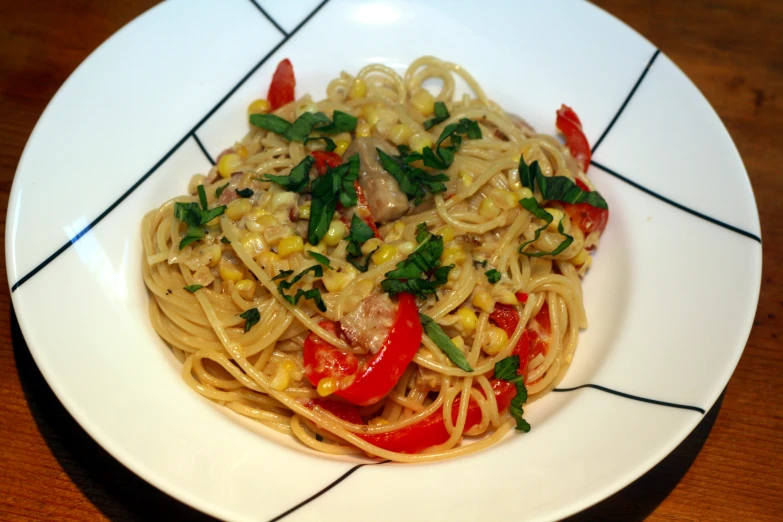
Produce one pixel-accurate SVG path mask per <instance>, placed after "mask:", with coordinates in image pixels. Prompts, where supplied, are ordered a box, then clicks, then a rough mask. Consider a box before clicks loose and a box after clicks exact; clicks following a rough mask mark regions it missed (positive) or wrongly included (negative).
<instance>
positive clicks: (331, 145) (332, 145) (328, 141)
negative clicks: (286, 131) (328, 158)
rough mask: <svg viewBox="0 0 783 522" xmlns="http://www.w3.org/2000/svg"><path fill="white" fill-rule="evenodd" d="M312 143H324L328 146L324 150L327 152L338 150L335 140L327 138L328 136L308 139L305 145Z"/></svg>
mask: <svg viewBox="0 0 783 522" xmlns="http://www.w3.org/2000/svg"><path fill="white" fill-rule="evenodd" d="M310 141H323V142H324V143H325V144H326V148H325V149H324V150H325V151H326V152H332V151H333V150H334V149H336V148H337V145H335V143H334V140H333V139H331V138H327V137H326V136H317V137H313V138H307V139H306V140H304V144H305V145H307V143H308V142H310Z"/></svg>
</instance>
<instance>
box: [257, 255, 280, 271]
mask: <svg viewBox="0 0 783 522" xmlns="http://www.w3.org/2000/svg"><path fill="white" fill-rule="evenodd" d="M281 261H282V259H280V256H279V255H277V254H276V253H274V252H271V251H266V252H261V253H260V254H258V256H256V263H258V264H259V265H260V266H261V268H263V269H264V270H266V269H268V268H273V267H274V266H275V265H277V264H279V263H280V262H281Z"/></svg>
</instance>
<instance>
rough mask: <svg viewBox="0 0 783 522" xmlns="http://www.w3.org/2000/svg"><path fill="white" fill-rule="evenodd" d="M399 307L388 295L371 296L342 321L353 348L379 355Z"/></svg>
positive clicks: (343, 328) (344, 331) (341, 324)
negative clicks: (364, 349)
mask: <svg viewBox="0 0 783 522" xmlns="http://www.w3.org/2000/svg"><path fill="white" fill-rule="evenodd" d="M396 314H397V307H396V306H394V304H392V302H391V299H389V296H388V295H387V294H380V295H371V296H370V297H365V298H364V299H362V301H361V302H360V303H359V307H358V308H357V309H356V310H354V311H353V312H351V313H350V314H348V315H345V316H343V318H342V319H341V320H340V328H341V330H342V332H343V335H345V337H346V339H348V342H349V343H350V344H351V346H361V347H363V348H366V349H368V350H369V351H370V352H372V353H378V351H379V350H380V349H381V346H382V345H383V341H384V340H385V339H386V337H387V336H388V335H389V330H390V329H391V326H392V324H393V323H394V316H395V315H396Z"/></svg>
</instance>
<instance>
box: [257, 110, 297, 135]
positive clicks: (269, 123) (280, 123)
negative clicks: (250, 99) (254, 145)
mask: <svg viewBox="0 0 783 522" xmlns="http://www.w3.org/2000/svg"><path fill="white" fill-rule="evenodd" d="M250 123H251V124H252V125H254V126H256V127H258V128H261V129H264V130H268V131H270V132H274V133H275V134H283V133H284V132H285V131H286V129H288V127H290V126H291V122H290V121H288V120H286V119H284V118H281V117H280V116H277V115H276V114H251V115H250Z"/></svg>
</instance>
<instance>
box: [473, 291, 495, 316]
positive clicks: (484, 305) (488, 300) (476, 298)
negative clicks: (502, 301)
mask: <svg viewBox="0 0 783 522" xmlns="http://www.w3.org/2000/svg"><path fill="white" fill-rule="evenodd" d="M471 303H472V304H473V306H475V307H476V308H478V309H479V310H481V311H482V312H487V313H488V314H491V313H492V310H493V309H494V308H495V300H494V299H492V296H490V295H489V294H488V293H487V292H486V291H485V290H476V291H475V292H473V300H472V301H471Z"/></svg>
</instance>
